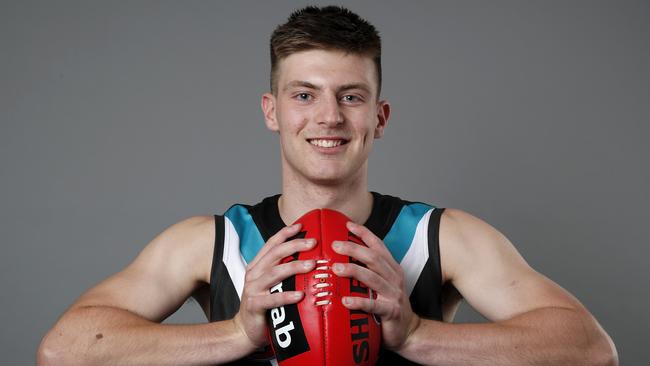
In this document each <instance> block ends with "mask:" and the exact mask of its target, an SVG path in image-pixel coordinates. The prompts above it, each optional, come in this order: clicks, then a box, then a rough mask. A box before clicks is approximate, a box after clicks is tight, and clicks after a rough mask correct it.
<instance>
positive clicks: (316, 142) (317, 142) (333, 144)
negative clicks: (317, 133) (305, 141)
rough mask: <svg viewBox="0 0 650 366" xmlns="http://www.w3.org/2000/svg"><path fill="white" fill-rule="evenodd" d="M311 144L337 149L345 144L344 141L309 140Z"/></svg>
mask: <svg viewBox="0 0 650 366" xmlns="http://www.w3.org/2000/svg"><path fill="white" fill-rule="evenodd" d="M309 143H310V144H312V145H316V146H318V147H336V146H339V145H341V144H342V143H343V140H316V139H313V140H309Z"/></svg>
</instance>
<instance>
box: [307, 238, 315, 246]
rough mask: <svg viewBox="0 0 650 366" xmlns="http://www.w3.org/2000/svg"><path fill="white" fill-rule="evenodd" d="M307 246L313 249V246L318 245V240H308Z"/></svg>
mask: <svg viewBox="0 0 650 366" xmlns="http://www.w3.org/2000/svg"><path fill="white" fill-rule="evenodd" d="M305 244H307V247H311V246H312V245H314V244H316V239H314V238H309V239H306V240H305Z"/></svg>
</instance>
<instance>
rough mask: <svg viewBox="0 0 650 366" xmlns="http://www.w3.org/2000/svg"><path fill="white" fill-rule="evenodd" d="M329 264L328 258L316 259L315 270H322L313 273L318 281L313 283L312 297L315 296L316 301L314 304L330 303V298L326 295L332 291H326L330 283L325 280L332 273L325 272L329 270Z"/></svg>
mask: <svg viewBox="0 0 650 366" xmlns="http://www.w3.org/2000/svg"><path fill="white" fill-rule="evenodd" d="M328 264H329V259H318V260H317V261H316V265H317V267H316V271H323V272H319V273H315V274H314V278H315V279H317V280H318V283H316V284H315V285H314V288H315V289H316V293H315V294H314V297H316V299H317V301H316V302H315V303H314V304H315V305H316V306H323V305H327V304H329V303H330V300H329V299H328V298H326V297H327V296H330V295H331V294H332V293H331V292H330V291H327V290H326V288H327V287H330V286H332V284H331V283H329V282H327V281H328V280H327V279H328V278H330V277H331V276H332V275H331V274H329V273H327V272H325V271H329V269H330V267H329V266H328Z"/></svg>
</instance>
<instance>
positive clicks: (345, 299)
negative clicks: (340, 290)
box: [343, 297, 352, 305]
mask: <svg viewBox="0 0 650 366" xmlns="http://www.w3.org/2000/svg"><path fill="white" fill-rule="evenodd" d="M343 304H345V305H350V304H352V299H350V298H349V297H344V298H343Z"/></svg>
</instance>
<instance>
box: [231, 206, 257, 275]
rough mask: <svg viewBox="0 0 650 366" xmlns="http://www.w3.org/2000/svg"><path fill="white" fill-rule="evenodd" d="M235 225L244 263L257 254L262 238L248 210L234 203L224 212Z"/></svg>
mask: <svg viewBox="0 0 650 366" xmlns="http://www.w3.org/2000/svg"><path fill="white" fill-rule="evenodd" d="M224 216H226V217H227V218H228V219H229V220H230V221H231V222H232V224H233V226H234V227H235V231H237V235H239V251H240V252H241V254H242V256H243V257H244V260H245V261H246V263H247V264H248V263H250V262H251V261H252V260H253V258H255V256H256V255H257V252H259V251H260V249H262V246H263V245H264V240H263V239H262V234H260V231H259V229H258V228H257V225H255V222H254V221H253V217H252V216H251V214H250V213H248V210H247V209H246V208H245V207H244V206H241V205H234V206H232V207H230V208H229V209H228V211H226V213H225V214H224Z"/></svg>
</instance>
